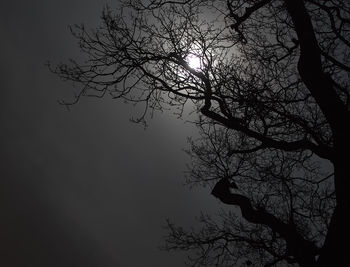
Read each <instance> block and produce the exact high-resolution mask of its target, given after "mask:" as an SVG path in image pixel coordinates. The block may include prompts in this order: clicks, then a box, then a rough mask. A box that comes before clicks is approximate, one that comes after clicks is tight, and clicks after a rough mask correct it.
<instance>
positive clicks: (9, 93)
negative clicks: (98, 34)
mask: <svg viewBox="0 0 350 267" xmlns="http://www.w3.org/2000/svg"><path fill="white" fill-rule="evenodd" d="M105 2H106V1H102V0H99V1H97V0H60V1H54V0H53V1H47V0H46V1H45V0H32V1H24V0H21V1H1V2H0V33H1V42H0V49H1V51H2V53H1V55H0V68H1V69H0V70H1V75H0V85H1V92H2V95H1V98H0V99H1V100H0V101H1V105H0V108H1V113H0V116H1V126H2V128H1V129H2V131H1V133H0V135H1V136H0V138H1V139H0V140H1V152H0V156H1V169H0V175H1V180H0V181H1V182H0V193H1V194H0V198H1V199H0V208H1V220H0V246H1V247H0V251H1V252H0V265H2V266H35V267H41V266H121V267H129V266H131V267H133V266H183V265H184V264H183V255H181V254H176V253H175V254H174V253H172V254H168V253H166V252H160V251H159V250H158V249H157V246H158V245H161V244H162V236H163V235H164V234H165V232H164V230H163V229H162V226H163V225H164V223H165V219H167V218H170V219H171V220H172V221H174V222H175V223H178V224H183V225H190V224H193V218H194V217H195V216H196V215H198V214H199V213H200V211H204V212H205V211H214V210H216V209H217V208H218V207H221V206H220V205H218V202H217V201H216V200H215V199H214V198H213V197H211V196H209V194H208V191H209V189H204V190H193V191H190V190H189V189H188V188H185V187H183V186H182V183H183V182H184V179H183V173H182V171H183V170H184V169H185V163H186V162H188V160H189V159H188V158H187V157H186V155H185V154H184V152H182V150H181V149H183V148H186V136H188V135H191V134H193V133H194V130H193V128H192V127H191V126H190V125H189V124H184V123H183V122H182V121H179V120H176V118H175V117H174V116H169V115H167V114H163V115H160V114H159V115H157V116H156V118H155V119H154V120H152V121H151V123H150V127H149V128H148V129H147V130H146V131H144V130H143V128H142V127H141V126H138V125H135V124H132V123H130V122H129V118H130V117H131V116H132V115H133V114H135V111H134V108H133V107H132V106H131V105H124V104H123V103H121V102H116V101H112V100H111V99H109V98H108V97H106V98H104V99H88V98H85V99H83V101H82V102H81V103H79V104H78V105H76V106H74V107H73V109H72V110H71V111H70V112H68V111H67V110H66V109H65V108H64V107H62V106H60V105H58V104H57V100H59V99H62V98H65V97H69V96H72V93H73V91H72V86H71V85H70V84H68V83H63V82H62V81H60V80H59V79H58V78H57V77H55V76H54V75H53V74H51V73H49V71H48V70H47V68H46V67H45V66H44V63H45V61H46V60H51V61H53V62H59V61H64V60H66V59H67V58H68V57H74V56H79V53H78V49H77V46H76V45H75V40H74V39H73V38H72V37H71V36H70V34H69V31H68V29H67V26H68V25H69V24H74V23H80V22H86V23H87V24H89V25H92V26H94V25H96V24H97V23H98V20H99V16H100V11H101V9H102V6H103V4H104V3H105Z"/></svg>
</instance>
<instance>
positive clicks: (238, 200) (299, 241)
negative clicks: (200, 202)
mask: <svg viewBox="0 0 350 267" xmlns="http://www.w3.org/2000/svg"><path fill="white" fill-rule="evenodd" d="M229 188H230V183H229V181H228V180H227V179H221V180H220V181H219V182H218V183H217V184H216V185H215V186H214V189H213V190H212V195H214V196H215V197H217V198H218V199H220V200H221V201H222V202H223V203H225V204H228V205H236V206H239V207H240V209H241V212H242V216H243V217H244V218H245V219H246V220H247V221H249V222H251V223H254V224H263V225H266V226H268V227H269V228H271V229H272V230H273V231H274V232H276V233H278V234H280V235H281V237H283V238H284V239H285V241H286V243H287V250H288V253H289V254H290V255H292V256H294V257H295V258H296V260H297V261H298V262H299V263H301V262H302V263H303V264H302V266H312V265H313V264H314V263H315V259H314V255H316V254H317V252H318V248H317V247H316V246H315V244H314V243H312V242H310V241H308V240H305V239H304V238H303V237H302V236H301V235H300V234H299V233H298V232H297V230H296V228H295V226H294V225H293V224H286V223H284V222H282V221H281V220H279V219H278V218H276V217H275V216H274V215H272V214H270V213H268V212H267V211H266V210H264V209H254V208H253V206H252V204H251V202H250V200H249V199H248V198H247V197H245V196H243V195H240V194H232V193H231V192H230V190H229ZM306 262H308V264H312V265H305V264H306Z"/></svg>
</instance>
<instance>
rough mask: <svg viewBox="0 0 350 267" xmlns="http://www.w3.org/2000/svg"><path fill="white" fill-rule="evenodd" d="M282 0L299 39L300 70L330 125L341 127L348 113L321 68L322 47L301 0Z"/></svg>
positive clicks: (333, 127)
mask: <svg viewBox="0 0 350 267" xmlns="http://www.w3.org/2000/svg"><path fill="white" fill-rule="evenodd" d="M285 3H286V7H287V10H288V12H289V14H290V16H291V18H292V21H293V24H294V27H295V31H296V33H297V35H298V40H299V42H300V58H299V62H298V70H299V74H300V76H301V78H302V80H303V82H304V83H305V85H306V86H307V88H308V89H309V90H310V92H311V94H312V95H313V97H314V98H315V100H316V101H317V103H318V105H319V106H320V108H321V110H322V112H323V114H324V115H325V117H326V118H327V120H328V122H329V124H330V125H331V127H332V129H333V130H335V131H341V129H342V128H343V127H344V119H348V115H349V114H348V112H347V110H346V107H345V105H344V103H343V102H342V101H341V100H340V98H339V96H338V95H337V93H336V92H335V90H334V88H333V86H332V81H331V79H330V78H329V77H328V76H327V75H326V74H325V73H324V72H323V70H322V64H321V50H320V48H319V46H318V42H317V40H316V36H315V32H314V29H313V26H312V23H311V19H310V16H309V14H308V12H307V10H306V7H305V5H304V2H303V1H302V0H286V1H285Z"/></svg>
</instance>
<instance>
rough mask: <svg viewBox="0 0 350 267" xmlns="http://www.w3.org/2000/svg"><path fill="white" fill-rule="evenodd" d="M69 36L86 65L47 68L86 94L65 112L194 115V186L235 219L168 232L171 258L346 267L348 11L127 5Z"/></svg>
mask: <svg viewBox="0 0 350 267" xmlns="http://www.w3.org/2000/svg"><path fill="white" fill-rule="evenodd" d="M71 31H72V34H73V35H74V36H75V37H76V38H77V40H78V42H79V45H80V48H81V51H82V54H83V55H85V59H86V60H85V61H84V62H77V61H74V60H71V61H70V63H69V64H60V65H58V66H55V67H51V69H52V71H53V72H55V73H57V74H58V75H59V76H60V77H61V78H63V79H65V80H69V81H72V82H74V84H75V85H76V86H77V88H78V95H77V97H76V99H75V100H74V101H72V102H63V103H64V104H66V105H71V104H74V103H76V102H77V101H79V100H80V99H81V97H82V96H94V97H103V96H104V95H106V94H110V95H111V96H112V97H113V98H121V99H123V100H125V101H127V102H134V103H136V104H141V105H144V112H143V113H142V114H139V116H138V118H137V119H136V121H137V122H145V121H146V119H147V116H148V114H149V113H150V112H151V113H152V112H153V111H154V110H164V109H167V108H168V107H174V108H176V110H177V112H178V114H179V115H180V116H182V114H183V110H184V107H185V105H186V106H189V107H191V108H192V109H193V110H194V111H195V112H197V113H198V119H197V121H196V125H197V127H198V129H199V130H200V136H199V137H198V138H197V139H196V140H190V146H191V149H189V151H188V153H189V154H190V155H191V157H192V164H191V166H190V168H189V170H188V176H187V181H188V183H189V184H191V185H196V184H200V185H203V186H207V185H210V186H211V187H212V188H213V190H212V194H213V195H214V196H215V197H216V198H217V199H219V200H220V201H221V202H223V203H225V204H228V205H232V206H235V207H238V208H239V210H240V212H232V213H223V214H221V215H220V216H218V217H216V218H215V219H214V218H212V217H210V216H207V215H203V216H201V217H200V222H201V223H202V224H203V228H202V230H200V231H195V230H193V231H189V232H186V231H185V230H184V229H182V228H179V227H176V226H174V225H173V224H171V223H170V222H169V224H168V226H169V230H170V231H169V236H168V239H167V245H166V248H167V249H170V250H171V249H182V250H188V249H191V250H194V251H196V252H197V254H196V257H194V258H192V259H191V260H190V262H191V264H192V266H203V265H206V266H213V265H215V266H228V265H230V266H232V264H236V265H237V266H250V265H254V266H263V265H265V266H284V265H285V264H291V265H293V264H298V265H300V266H345V258H346V249H345V248H344V247H343V246H342V245H340V244H341V243H342V242H345V241H348V238H349V230H348V227H347V225H348V223H349V220H348V219H347V211H348V210H349V194H348V192H347V188H350V187H349V186H350V185H349V177H348V176H349V175H348V173H349V171H348V160H347V157H346V156H344V155H346V154H347V153H349V151H350V138H349V137H350V130H349V127H348V126H349V122H350V120H349V101H350V99H349V74H350V38H349V36H350V35H349V33H350V3H349V2H347V1H340V0H331V1H325V0H305V1H303V0H250V1H243V0H242V1H241V0H235V1H234V0H225V1H223V0H217V1H198V0H187V1H161V0H159V1H156V0H154V1H138V0H133V1H132V0H130V1H123V3H122V5H121V8H120V9H119V10H113V9H112V8H109V7H106V8H105V9H104V10H103V12H102V16H101V25H100V26H99V27H97V28H96V29H94V30H91V29H90V28H89V29H88V28H87V27H86V26H84V25H83V24H82V25H75V26H74V27H72V28H71ZM194 60H195V61H196V62H197V63H196V64H193V61H194ZM240 215H241V216H240Z"/></svg>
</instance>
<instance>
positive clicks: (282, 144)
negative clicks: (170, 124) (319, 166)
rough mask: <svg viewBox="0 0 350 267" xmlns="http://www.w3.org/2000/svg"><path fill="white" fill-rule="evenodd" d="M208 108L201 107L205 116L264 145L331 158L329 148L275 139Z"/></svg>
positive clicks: (301, 141) (304, 142)
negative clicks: (306, 151)
mask: <svg viewBox="0 0 350 267" xmlns="http://www.w3.org/2000/svg"><path fill="white" fill-rule="evenodd" d="M209 108H210V106H208V105H205V106H204V107H203V108H202V109H201V112H202V114H203V115H205V116H207V117H208V118H211V119H213V120H215V121H217V122H220V123H222V124H223V125H225V126H226V127H227V128H229V129H234V130H236V131H240V132H242V133H244V134H246V135H248V136H250V137H253V138H255V139H257V140H259V141H260V142H261V143H262V145H263V146H264V147H271V148H277V149H281V150H284V151H297V150H306V149H308V150H310V151H312V152H314V153H315V154H317V155H318V156H320V157H322V158H325V159H329V160H332V157H333V155H332V151H331V150H330V149H325V148H324V147H321V146H318V145H315V144H313V143H311V142H309V141H308V140H299V141H294V142H287V141H277V140H274V139H271V138H269V137H267V136H265V135H263V134H260V133H258V132H255V131H253V130H251V129H249V128H248V127H246V126H244V125H242V124H241V123H240V121H239V120H238V119H235V118H230V119H227V118H225V117H223V116H221V115H220V114H217V113H215V112H214V111H211V110H210V109H209Z"/></svg>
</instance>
